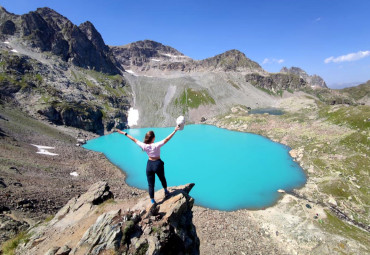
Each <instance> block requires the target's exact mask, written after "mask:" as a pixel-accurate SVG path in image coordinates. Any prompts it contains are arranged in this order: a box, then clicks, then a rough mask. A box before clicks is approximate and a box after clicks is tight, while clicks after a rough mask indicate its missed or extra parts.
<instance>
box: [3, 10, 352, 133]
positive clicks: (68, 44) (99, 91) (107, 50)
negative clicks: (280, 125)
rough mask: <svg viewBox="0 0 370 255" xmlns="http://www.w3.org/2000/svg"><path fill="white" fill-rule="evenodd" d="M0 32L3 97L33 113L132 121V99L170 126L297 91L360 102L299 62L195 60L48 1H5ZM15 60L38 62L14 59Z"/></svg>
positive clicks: (92, 123)
mask: <svg viewBox="0 0 370 255" xmlns="http://www.w3.org/2000/svg"><path fill="white" fill-rule="evenodd" d="M0 31H1V34H0V37H1V39H2V40H4V41H3V43H0V48H1V51H2V52H1V54H2V62H3V63H4V64H3V66H1V67H0V68H1V69H2V70H3V71H4V73H3V78H2V80H0V83H1V84H2V88H1V90H2V91H4V95H2V97H6V98H7V100H8V99H12V100H13V101H14V102H15V103H16V104H18V105H20V106H21V107H23V108H24V109H25V110H26V111H27V112H29V113H30V114H31V115H33V116H36V117H37V116H41V117H42V118H47V119H48V120H49V121H51V122H53V123H55V124H57V125H60V124H63V125H69V126H74V127H79V128H83V129H85V130H89V131H93V132H95V133H98V134H103V133H104V132H107V131H110V130H111V129H112V128H113V127H118V128H124V127H126V126H127V115H128V109H129V108H130V107H134V108H137V109H139V115H140V116H141V117H140V118H139V122H138V125H137V126H139V127H140V126H141V127H142V126H168V125H171V123H173V121H174V119H175V118H176V117H177V116H178V115H180V114H181V115H185V116H186V117H187V118H188V119H189V120H190V121H191V122H199V121H200V120H201V119H206V118H210V117H213V116H215V114H220V113H223V112H225V111H227V110H228V109H230V108H231V107H233V106H234V105H243V106H244V107H247V108H261V107H274V104H275V103H276V102H277V101H279V97H280V98H281V97H282V96H283V94H284V93H285V94H286V92H290V93H294V92H295V91H300V90H304V91H306V92H308V93H310V94H314V95H315V96H318V97H319V98H320V95H325V98H330V99H328V100H326V101H327V102H328V103H333V102H334V103H335V104H336V103H351V104H352V103H353V101H351V100H350V99H347V98H345V99H343V100H341V99H340V97H341V95H340V94H339V95H338V96H335V97H332V96H331V94H332V92H331V91H329V90H328V89H327V88H326V87H324V86H326V85H325V82H323V80H322V79H321V78H319V77H317V76H310V75H308V74H306V73H305V72H304V71H303V70H301V69H299V68H291V69H287V68H285V69H282V72H280V73H276V74H270V73H268V72H266V71H265V70H263V68H262V67H261V66H260V65H259V64H258V63H256V62H254V61H252V60H250V59H249V58H247V57H246V55H245V54H244V53H242V52H240V51H238V50H230V51H226V52H224V53H222V54H219V55H216V56H214V57H211V58H207V59H204V60H193V59H191V58H189V57H186V56H185V55H184V54H182V53H181V52H179V51H178V50H176V49H174V48H172V47H170V46H166V45H163V44H161V43H158V42H154V41H150V40H144V41H138V42H134V43H131V44H128V45H124V46H109V47H108V46H107V45H106V44H105V43H104V40H103V38H102V37H101V35H100V33H99V32H98V31H97V30H96V29H95V27H94V26H93V24H92V23H91V22H88V21H87V22H85V23H82V24H81V25H79V26H76V25H74V24H73V23H72V22H70V21H69V20H68V19H67V18H66V17H64V16H62V15H60V14H59V13H57V12H55V11H53V10H51V9H50V8H39V9H37V10H36V11H35V12H30V13H28V14H24V15H14V14H11V13H8V12H7V11H6V10H5V9H3V8H2V9H1V10H0ZM10 59H12V60H10ZM15 59H18V60H17V61H20V60H19V59H23V60H22V61H20V62H24V63H28V64H27V65H28V66H30V67H32V70H26V71H27V72H28V73H26V74H25V73H24V72H23V71H22V70H21V69H22V68H18V67H17V68H14V66H13V67H11V66H10V65H9V64H8V63H9V62H11V61H13V60H15ZM41 69H42V70H41ZM124 69H127V70H126V72H125V71H124ZM20 70H21V71H20ZM19 71H20V73H19ZM112 74H116V75H115V76H114V75H112ZM36 77H37V79H36ZM162 84H166V85H165V86H164V85H162ZM312 86H313V87H314V88H313V87H312ZM321 86H323V87H321ZM317 89H318V90H320V92H319V93H318V92H317V91H316V90H317ZM321 89H324V90H325V91H323V92H322V91H321ZM30 102H32V107H30V106H31V105H30ZM33 106H35V107H33ZM153 116H156V117H153Z"/></svg>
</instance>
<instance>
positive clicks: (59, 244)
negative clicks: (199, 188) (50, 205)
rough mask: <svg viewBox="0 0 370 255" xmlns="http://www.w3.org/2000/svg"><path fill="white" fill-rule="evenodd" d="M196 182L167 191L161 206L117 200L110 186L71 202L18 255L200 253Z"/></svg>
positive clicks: (159, 194)
mask: <svg viewBox="0 0 370 255" xmlns="http://www.w3.org/2000/svg"><path fill="white" fill-rule="evenodd" d="M193 186H194V184H187V185H184V186H178V187H171V188H169V191H170V193H171V194H170V196H169V197H168V198H164V193H163V190H162V191H158V192H156V194H155V196H156V198H157V201H158V202H159V203H158V204H155V205H152V204H151V202H150V200H149V198H142V199H139V200H138V201H137V203H136V204H135V205H132V206H130V207H129V206H128V204H127V203H125V202H123V201H114V200H113V194H112V193H111V192H110V191H109V186H108V185H107V183H106V182H98V183H95V184H94V185H92V186H91V188H90V189H89V190H88V191H87V192H86V193H84V194H83V195H81V196H79V197H75V198H73V199H71V200H70V201H69V202H68V203H67V204H66V205H65V206H64V207H63V208H62V209H61V210H60V211H59V212H58V213H57V214H56V215H55V216H54V218H53V219H52V220H51V221H50V222H48V223H44V224H41V225H36V226H34V227H31V228H30V229H29V230H28V234H27V236H28V238H27V239H28V242H27V243H23V244H21V245H20V246H19V247H18V248H17V250H16V254H49V255H52V254H53V255H54V254H66V255H67V254H96V255H98V254H116V253H119V254H199V239H198V237H197V234H196V229H195V227H194V225H193V223H192V217H193V216H192V207H193V203H194V199H193V198H192V197H190V196H189V192H190V190H191V189H192V187H193Z"/></svg>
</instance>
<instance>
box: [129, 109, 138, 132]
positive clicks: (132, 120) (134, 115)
mask: <svg viewBox="0 0 370 255" xmlns="http://www.w3.org/2000/svg"><path fill="white" fill-rule="evenodd" d="M138 120H139V110H136V109H134V108H132V107H131V108H130V110H128V116H127V125H128V126H129V127H132V126H135V125H137V121H138Z"/></svg>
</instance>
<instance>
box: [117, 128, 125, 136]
mask: <svg viewBox="0 0 370 255" xmlns="http://www.w3.org/2000/svg"><path fill="white" fill-rule="evenodd" d="M117 132H118V133H120V134H122V135H125V132H122V131H121V130H119V129H117Z"/></svg>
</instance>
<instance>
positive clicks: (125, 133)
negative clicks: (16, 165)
mask: <svg viewBox="0 0 370 255" xmlns="http://www.w3.org/2000/svg"><path fill="white" fill-rule="evenodd" d="M117 132H118V133H120V134H122V135H125V136H127V137H128V138H130V140H131V141H133V142H134V143H136V142H137V139H136V138H135V137H132V136H130V135H129V134H127V132H123V131H121V130H119V129H117Z"/></svg>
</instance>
